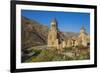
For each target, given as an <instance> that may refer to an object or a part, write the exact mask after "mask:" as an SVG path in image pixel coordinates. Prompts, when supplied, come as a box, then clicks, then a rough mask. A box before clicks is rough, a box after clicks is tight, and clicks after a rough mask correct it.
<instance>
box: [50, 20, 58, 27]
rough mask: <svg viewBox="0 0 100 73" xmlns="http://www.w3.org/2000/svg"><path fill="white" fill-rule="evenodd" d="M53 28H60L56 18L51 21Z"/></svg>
mask: <svg viewBox="0 0 100 73" xmlns="http://www.w3.org/2000/svg"><path fill="white" fill-rule="evenodd" d="M51 26H56V27H58V25H57V20H56V18H54V19H53V20H52V21H51Z"/></svg>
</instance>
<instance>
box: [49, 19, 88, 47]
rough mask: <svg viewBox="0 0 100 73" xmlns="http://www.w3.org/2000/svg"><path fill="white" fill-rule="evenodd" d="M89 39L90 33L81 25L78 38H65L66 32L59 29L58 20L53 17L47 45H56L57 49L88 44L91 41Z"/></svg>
mask: <svg viewBox="0 0 100 73" xmlns="http://www.w3.org/2000/svg"><path fill="white" fill-rule="evenodd" d="M89 39H90V38H89V35H88V34H87V33H86V30H85V28H84V26H82V27H81V29H80V33H79V35H78V37H77V38H74V37H70V38H69V39H65V37H64V34H62V33H61V32H60V31H59V30H58V23H57V20H56V19H53V20H52V21H51V26H50V29H49V32H48V40H47V45H48V47H54V48H57V49H62V48H66V47H74V46H78V45H82V46H88V45H89V43H90V41H89Z"/></svg>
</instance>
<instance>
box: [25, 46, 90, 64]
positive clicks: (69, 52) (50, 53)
mask: <svg viewBox="0 0 100 73" xmlns="http://www.w3.org/2000/svg"><path fill="white" fill-rule="evenodd" d="M31 52H33V53H34V54H33V55H32V56H31V57H29V58H28V59H27V60H25V61H24V62H47V61H69V60H86V59H90V50H89V48H88V47H76V48H73V47H69V48H63V51H62V52H59V51H58V50H56V49H55V48H51V49H38V50H37V49H33V50H31Z"/></svg>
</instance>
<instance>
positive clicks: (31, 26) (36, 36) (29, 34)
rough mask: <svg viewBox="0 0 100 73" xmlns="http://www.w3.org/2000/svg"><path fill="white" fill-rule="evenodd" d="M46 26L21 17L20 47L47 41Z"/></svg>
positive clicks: (41, 43)
mask: <svg viewBox="0 0 100 73" xmlns="http://www.w3.org/2000/svg"><path fill="white" fill-rule="evenodd" d="M47 33H48V27H47V26H44V25H42V24H40V23H39V22H37V21H35V20H30V19H28V18H26V17H23V16H22V17H21V42H22V49H25V48H29V47H32V46H36V45H43V44H46V43H47Z"/></svg>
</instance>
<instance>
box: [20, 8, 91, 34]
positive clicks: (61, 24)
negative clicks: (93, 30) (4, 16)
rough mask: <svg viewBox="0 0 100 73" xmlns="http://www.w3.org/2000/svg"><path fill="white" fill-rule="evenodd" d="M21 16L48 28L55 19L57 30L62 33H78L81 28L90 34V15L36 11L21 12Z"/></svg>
mask: <svg viewBox="0 0 100 73" xmlns="http://www.w3.org/2000/svg"><path fill="white" fill-rule="evenodd" d="M21 16H25V17H27V18H29V19H31V20H36V21H38V22H39V23H41V24H43V25H46V26H48V27H50V23H51V21H52V19H54V18H56V20H57V22H58V28H59V30H60V31H64V32H80V28H81V27H82V26H84V27H85V29H86V32H87V33H90V14H89V13H82V12H58V11H57V12H56V11H37V10H21Z"/></svg>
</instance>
